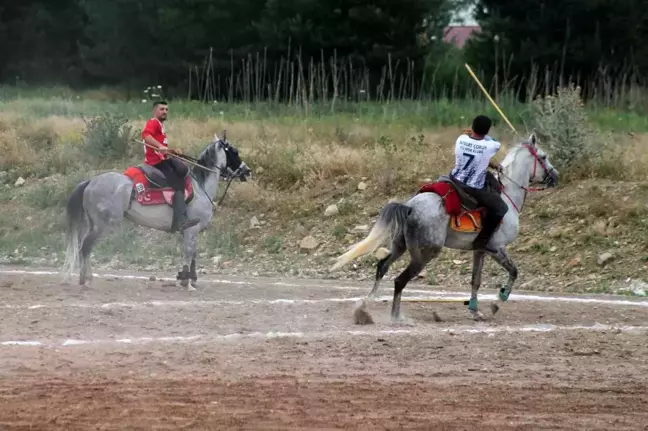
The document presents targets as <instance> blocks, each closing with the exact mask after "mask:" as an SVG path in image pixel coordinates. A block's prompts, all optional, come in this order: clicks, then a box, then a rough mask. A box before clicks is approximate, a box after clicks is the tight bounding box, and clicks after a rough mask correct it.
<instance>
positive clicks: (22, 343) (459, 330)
mask: <svg viewBox="0 0 648 431" xmlns="http://www.w3.org/2000/svg"><path fill="white" fill-rule="evenodd" d="M556 331H592V332H605V331H617V332H620V333H628V334H645V333H647V332H648V326H611V325H602V324H596V325H593V326H583V325H574V326H561V325H551V324H541V325H524V326H492V327H488V326H483V327H466V326H462V327H450V328H434V329H430V328H428V329H389V330H376V331H370V330H353V331H351V330H347V331H319V332H274V331H273V332H251V333H246V334H245V333H239V332H236V333H231V334H225V335H189V336H175V337H136V338H118V339H98V340H77V339H67V340H63V341H51V340H49V341H35V340H10V341H2V342H0V346H3V347H74V346H88V345H102V344H103V345H111V344H122V345H142V344H149V343H187V342H199V343H202V344H209V343H219V342H227V341H240V340H245V339H257V340H259V339H261V340H268V339H277V338H307V339H319V338H335V337H339V336H357V337H367V336H402V335H409V336H412V335H415V336H416V335H418V336H425V335H442V334H448V333H450V334H454V335H458V334H465V335H475V334H477V335H488V336H495V335H496V334H501V333H534V332H540V333H547V332H556Z"/></svg>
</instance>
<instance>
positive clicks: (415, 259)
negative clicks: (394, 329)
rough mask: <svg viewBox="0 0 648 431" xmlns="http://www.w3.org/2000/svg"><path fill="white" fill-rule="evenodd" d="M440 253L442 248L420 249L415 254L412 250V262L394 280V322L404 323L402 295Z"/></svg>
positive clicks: (392, 315) (392, 312)
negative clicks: (408, 285) (407, 286)
mask: <svg viewBox="0 0 648 431" xmlns="http://www.w3.org/2000/svg"><path fill="white" fill-rule="evenodd" d="M440 252H441V248H437V247H431V248H424V249H419V250H416V251H414V252H412V251H411V249H410V255H411V256H412V260H411V262H410V263H409V265H407V268H405V270H404V271H403V272H401V273H400V274H399V275H398V277H396V280H394V300H393V302H392V311H391V317H392V321H394V322H402V321H403V316H402V314H401V311H400V305H401V295H402V293H403V289H405V286H406V285H407V283H409V282H410V280H412V279H413V278H414V277H416V276H417V275H418V274H419V273H420V272H421V271H422V270H423V268H425V265H427V264H428V262H429V261H431V260H432V259H433V258H435V257H437V256H438V255H439V253H440Z"/></svg>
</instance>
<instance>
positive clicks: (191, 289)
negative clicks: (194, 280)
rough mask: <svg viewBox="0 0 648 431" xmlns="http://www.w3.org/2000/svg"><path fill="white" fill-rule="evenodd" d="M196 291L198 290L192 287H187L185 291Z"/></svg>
mask: <svg viewBox="0 0 648 431" xmlns="http://www.w3.org/2000/svg"><path fill="white" fill-rule="evenodd" d="M196 290H198V289H196V288H195V287H193V286H189V287H187V291H188V292H195V291H196Z"/></svg>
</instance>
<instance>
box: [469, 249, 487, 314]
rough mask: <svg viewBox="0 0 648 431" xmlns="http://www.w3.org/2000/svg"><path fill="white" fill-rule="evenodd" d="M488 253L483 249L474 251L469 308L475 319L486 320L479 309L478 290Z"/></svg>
mask: <svg viewBox="0 0 648 431" xmlns="http://www.w3.org/2000/svg"><path fill="white" fill-rule="evenodd" d="M485 257H486V255H485V254H484V252H483V251H475V252H473V267H472V280H471V287H472V292H471V294H470V301H468V310H470V314H471V315H472V317H473V319H475V320H484V315H483V314H482V313H481V312H480V311H479V304H478V301H477V291H478V290H479V286H481V276H482V269H483V268H484V258H485Z"/></svg>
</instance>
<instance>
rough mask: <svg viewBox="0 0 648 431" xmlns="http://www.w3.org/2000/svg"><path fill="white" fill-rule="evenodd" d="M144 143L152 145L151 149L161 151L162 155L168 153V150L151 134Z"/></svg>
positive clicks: (145, 138)
mask: <svg viewBox="0 0 648 431" xmlns="http://www.w3.org/2000/svg"><path fill="white" fill-rule="evenodd" d="M144 142H146V143H147V144H148V145H150V146H151V147H153V148H155V149H157V150H158V151H160V152H162V153H163V152H165V151H167V148H166V147H165V146H163V145H161V144H160V143H159V142H158V141H156V140H155V138H154V137H153V136H151V135H150V134H148V135H146V136H145V137H144Z"/></svg>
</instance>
